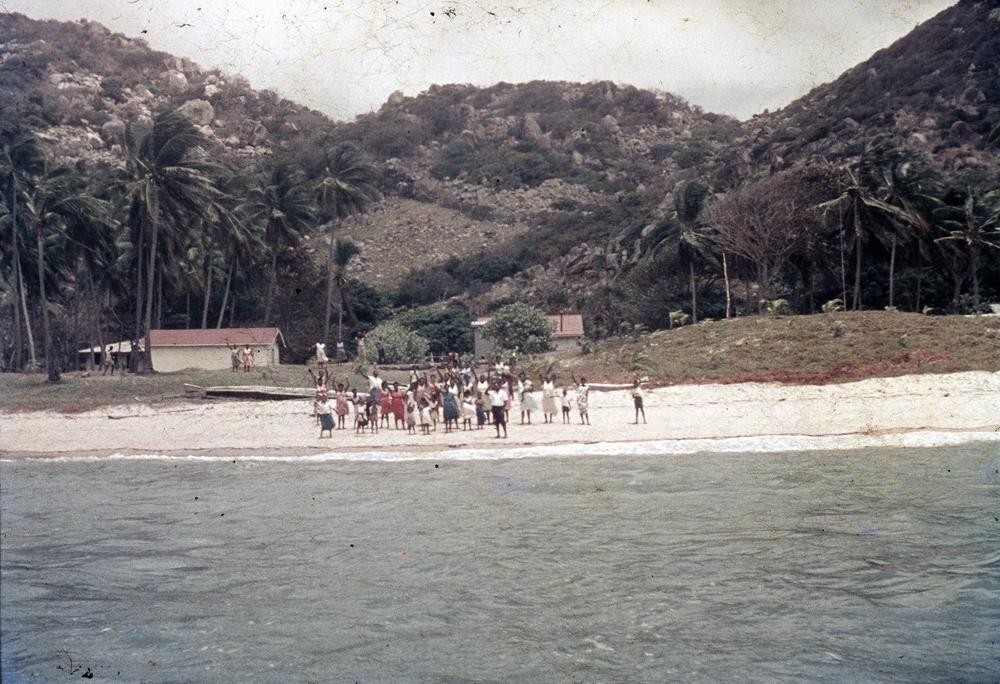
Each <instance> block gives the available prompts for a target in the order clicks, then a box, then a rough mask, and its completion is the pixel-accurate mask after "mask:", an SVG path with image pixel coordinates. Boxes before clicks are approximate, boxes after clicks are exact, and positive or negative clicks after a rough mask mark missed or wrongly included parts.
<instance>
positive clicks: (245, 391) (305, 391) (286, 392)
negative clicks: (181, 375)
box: [184, 383, 315, 400]
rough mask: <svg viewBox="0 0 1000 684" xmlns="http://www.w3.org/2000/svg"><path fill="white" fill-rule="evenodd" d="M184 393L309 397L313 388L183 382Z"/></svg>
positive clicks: (312, 392)
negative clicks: (202, 384)
mask: <svg viewBox="0 0 1000 684" xmlns="http://www.w3.org/2000/svg"><path fill="white" fill-rule="evenodd" d="M184 393H185V394H186V395H188V396H195V397H208V398H212V397H220V398H221V397H225V398H231V399H275V400H284V399H311V398H312V397H313V396H314V395H315V390H314V389H311V388H308V387H266V386H258V385H232V386H220V387H202V386H200V385H190V384H188V383H184Z"/></svg>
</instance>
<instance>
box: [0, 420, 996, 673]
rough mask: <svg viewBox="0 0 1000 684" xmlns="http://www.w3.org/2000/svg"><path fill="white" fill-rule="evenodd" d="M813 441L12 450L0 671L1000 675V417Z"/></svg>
mask: <svg viewBox="0 0 1000 684" xmlns="http://www.w3.org/2000/svg"><path fill="white" fill-rule="evenodd" d="M957 439H958V438H955V439H954V440H952V441H956V440H957ZM946 441H947V440H946ZM765 443H767V440H764V439H760V440H758V442H757V444H758V446H759V445H763V444H765ZM772 443H773V440H772ZM804 445H805V446H811V447H816V446H817V445H820V446H822V445H823V443H822V442H816V441H808V440H807V441H806V442H802V443H797V442H795V441H794V440H792V441H787V440H786V441H785V442H781V443H779V447H777V448H768V449H760V448H757V449H752V448H751V447H752V445H749V446H748V445H747V444H746V443H743V442H738V441H735V442H734V441H729V442H727V441H726V440H718V441H716V442H713V443H711V444H698V443H688V444H687V445H685V446H683V447H678V446H677V445H675V444H674V445H672V444H670V443H640V444H618V445H588V446H586V447H582V446H581V447H566V446H564V447H559V448H545V447H523V448H519V449H509V450H495V451H487V450H467V451H462V452H458V451H448V452H442V453H432V452H424V453H415V454H408V453H393V452H369V453H359V454H325V455H311V456H302V457H298V456H295V455H290V454H281V455H269V454H267V453H261V454H256V455H254V456H253V457H247V456H231V455H227V454H221V453H220V454H216V455H213V456H208V457H206V456H204V455H199V456H193V457H183V456H176V455H172V456H161V455H156V454H143V455H135V454H129V455H122V456H121V457H119V458H111V459H107V458H102V459H96V458H89V457H84V456H81V457H63V458H58V459H39V460H3V461H2V462H0V572H2V575H0V577H2V579H0V632H2V637H0V647H2V651H0V655H2V678H3V681H4V682H12V683H15V682H60V681H68V680H79V679H80V678H81V677H86V678H88V679H89V678H90V676H89V675H92V679H93V681H129V682H150V683H152V682H247V681H255V682H356V681H357V682H386V681H393V682H395V681H402V682H442V681H445V682H466V681H475V682H514V681H517V682H529V681H530V682H536V681H537V682H564V681H565V682H570V681H579V682H663V681H685V682H690V681H695V682H698V681H704V682H718V681H766V682H773V681H787V682H799V681H803V680H808V681H821V682H823V681H826V682H844V681H864V682H879V681H885V682H889V681H906V682H922V681H928V682H932V681H949V682H954V681H968V682H992V681H998V680H1000V645H998V643H997V641H998V639H1000V448H998V445H1000V442H997V441H995V440H994V441H985V442H975V443H966V444H962V443H955V444H945V445H942V446H908V447H900V446H896V447H870V448H863V449H846V450H844V449H838V450H834V449H830V448H810V449H809V450H801V449H802V448H803V446H804ZM706 447H714V448H715V450H714V451H713V450H708V451H705V450H702V449H704V448H706ZM792 448H794V449H795V450H792Z"/></svg>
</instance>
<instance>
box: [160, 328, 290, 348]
mask: <svg viewBox="0 0 1000 684" xmlns="http://www.w3.org/2000/svg"><path fill="white" fill-rule="evenodd" d="M279 335H281V331H280V330H278V329H277V328H208V329H205V330H200V329H196V330H150V331H149V342H150V344H151V345H152V346H153V347H226V346H229V345H232V346H234V347H242V346H244V345H247V344H250V345H260V344H273V343H274V340H275V338H276V337H278V336H279Z"/></svg>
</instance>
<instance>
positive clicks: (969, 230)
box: [934, 187, 1000, 311]
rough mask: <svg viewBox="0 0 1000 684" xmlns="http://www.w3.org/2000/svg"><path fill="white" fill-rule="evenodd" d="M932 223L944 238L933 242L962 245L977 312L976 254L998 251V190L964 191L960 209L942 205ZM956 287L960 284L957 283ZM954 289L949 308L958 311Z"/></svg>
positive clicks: (999, 213) (999, 218)
mask: <svg viewBox="0 0 1000 684" xmlns="http://www.w3.org/2000/svg"><path fill="white" fill-rule="evenodd" d="M934 221H935V223H936V225H937V226H938V227H939V228H941V229H942V230H943V231H944V232H945V235H944V236H942V237H939V238H937V239H936V240H935V242H949V241H951V242H955V243H957V244H964V245H965V262H966V264H967V268H968V272H969V275H970V276H971V277H972V303H973V307H974V309H975V310H976V311H978V310H979V254H980V252H982V251H983V250H989V249H996V250H1000V240H998V238H1000V232H998V229H1000V190H991V191H990V192H986V193H979V192H976V191H975V190H973V189H972V188H971V187H968V188H966V190H965V192H964V197H963V198H962V204H961V206H957V205H945V206H942V207H939V208H937V209H935V210H934ZM959 284H960V281H959ZM958 294H959V293H958V291H957V288H956V293H955V301H954V302H953V306H954V307H955V308H956V309H957V308H958Z"/></svg>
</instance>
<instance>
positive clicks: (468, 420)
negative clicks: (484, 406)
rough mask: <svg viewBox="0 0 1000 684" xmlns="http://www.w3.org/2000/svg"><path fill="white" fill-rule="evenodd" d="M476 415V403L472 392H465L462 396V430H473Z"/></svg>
mask: <svg viewBox="0 0 1000 684" xmlns="http://www.w3.org/2000/svg"><path fill="white" fill-rule="evenodd" d="M475 415H476V402H475V400H474V399H473V398H472V390H465V393H464V394H463V395H462V430H471V429H472V418H473V416H475Z"/></svg>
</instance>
